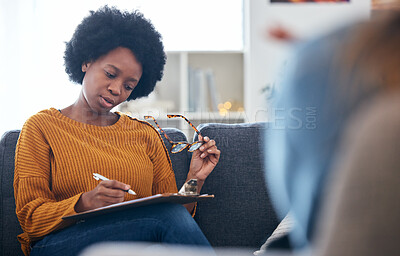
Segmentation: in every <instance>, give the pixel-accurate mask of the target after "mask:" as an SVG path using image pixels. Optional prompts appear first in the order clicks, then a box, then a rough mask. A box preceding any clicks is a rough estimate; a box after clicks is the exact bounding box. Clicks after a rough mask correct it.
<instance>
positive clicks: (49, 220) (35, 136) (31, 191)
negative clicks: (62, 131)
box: [14, 118, 81, 241]
mask: <svg viewBox="0 0 400 256" xmlns="http://www.w3.org/2000/svg"><path fill="white" fill-rule="evenodd" d="M38 123H39V122H38V120H35V119H34V118H33V119H32V118H31V119H29V120H28V121H27V122H26V123H25V124H24V127H23V128H22V130H21V134H20V137H19V139H18V143H17V148H16V154H15V174H14V195H15V203H16V213H17V217H18V220H19V222H20V224H21V227H22V229H23V230H24V232H25V233H26V234H27V235H28V236H29V240H31V241H34V240H36V238H40V237H43V236H45V235H47V234H49V233H50V232H52V231H54V230H57V229H60V228H63V227H65V226H67V225H69V224H70V223H69V222H68V221H64V220H62V217H63V216H66V215H70V214H74V213H76V212H75V210H74V206H75V204H76V203H77V201H78V200H79V198H80V196H81V194H77V195H75V196H72V197H70V198H67V199H65V200H61V201H57V200H56V197H55V195H54V194H53V193H52V189H51V170H50V165H51V160H50V158H51V155H52V152H51V148H50V146H49V144H48V142H47V140H46V138H45V135H44V134H43V132H42V131H41V129H40V128H39V125H38Z"/></svg>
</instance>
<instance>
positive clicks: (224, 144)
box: [0, 123, 279, 256]
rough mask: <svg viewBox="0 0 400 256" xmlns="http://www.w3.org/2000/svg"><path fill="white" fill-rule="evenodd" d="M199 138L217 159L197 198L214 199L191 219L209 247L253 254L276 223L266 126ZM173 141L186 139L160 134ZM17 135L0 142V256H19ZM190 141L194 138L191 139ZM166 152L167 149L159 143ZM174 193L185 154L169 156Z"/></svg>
mask: <svg viewBox="0 0 400 256" xmlns="http://www.w3.org/2000/svg"><path fill="white" fill-rule="evenodd" d="M198 128H199V130H200V131H201V133H202V134H203V135H205V136H209V137H210V138H212V139H214V140H215V141H216V143H217V145H218V148H219V149H220V150H221V152H222V154H221V158H220V162H219V163H218V165H217V167H216V168H215V170H214V171H213V172H212V173H211V175H210V176H209V177H208V179H207V181H206V183H205V185H204V186H203V189H202V191H201V192H202V193H207V194H214V195H215V198H214V199H212V200H210V201H205V202H201V203H199V205H198V208H197V213H196V216H195V220H196V221H197V223H198V224H199V226H200V228H201V229H202V230H203V232H204V234H205V235H206V237H207V238H208V239H209V241H210V243H211V244H212V245H213V246H214V247H243V248H249V249H254V250H256V249H258V248H260V246H261V245H262V244H263V243H264V242H265V240H266V239H267V238H268V237H269V236H270V235H271V234H272V232H273V231H274V229H275V228H276V227H277V225H278V224H279V221H278V219H277V217H276V215H275V212H274V210H273V207H272V205H271V202H270V199H269V197H268V194H267V189H266V186H265V182H264V166H263V165H264V155H263V153H262V150H261V149H262V146H263V143H265V139H264V136H263V135H264V134H265V129H267V128H268V124H267V123H251V124H212V123H209V124H202V125H200V126H199V127H198ZM165 130H166V132H167V134H168V136H170V137H171V138H172V139H173V140H174V141H182V140H186V137H185V135H184V134H183V133H182V132H181V131H180V130H178V129H175V128H167V129H165ZM18 136H19V131H18V130H14V131H9V132H6V133H5V134H4V135H3V136H2V138H1V141H0V171H1V173H0V185H1V195H0V197H1V201H0V203H1V207H0V255H7V256H9V255H22V251H21V250H20V245H19V243H18V241H17V238H16V237H17V235H18V234H20V233H21V232H22V230H21V228H20V225H19V223H18V220H17V218H16V215H15V202H14V192H13V191H14V190H13V175H14V152H15V146H16V142H17V139H18ZM195 139H196V138H195ZM164 142H165V144H166V146H167V148H169V147H170V146H171V145H170V144H169V143H168V142H167V141H164ZM170 156H171V159H172V165H173V169H174V171H175V175H176V182H177V186H178V188H179V187H181V186H182V184H183V183H184V180H185V178H186V174H187V171H188V168H189V164H190V157H191V156H190V153H188V152H187V151H184V152H181V153H178V154H171V155H170Z"/></svg>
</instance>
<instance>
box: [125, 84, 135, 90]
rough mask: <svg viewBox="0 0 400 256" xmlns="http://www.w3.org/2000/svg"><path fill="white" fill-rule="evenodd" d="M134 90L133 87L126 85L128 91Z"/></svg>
mask: <svg viewBox="0 0 400 256" xmlns="http://www.w3.org/2000/svg"><path fill="white" fill-rule="evenodd" d="M133 88H134V87H133V86H130V85H125V89H126V90H128V91H132V90H133Z"/></svg>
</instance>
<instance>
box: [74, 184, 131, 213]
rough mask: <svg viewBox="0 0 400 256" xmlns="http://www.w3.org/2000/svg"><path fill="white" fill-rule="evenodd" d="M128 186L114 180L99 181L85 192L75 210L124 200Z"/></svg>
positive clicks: (93, 207) (90, 208) (91, 208)
mask: <svg viewBox="0 0 400 256" xmlns="http://www.w3.org/2000/svg"><path fill="white" fill-rule="evenodd" d="M128 189H130V186H129V185H127V184H124V183H122V182H119V181H116V180H105V181H101V182H100V183H99V185H97V187H95V188H94V189H93V190H91V191H88V192H85V193H83V194H82V196H81V198H79V200H78V202H77V204H76V205H75V211H76V212H84V211H88V210H93V209H96V208H99V207H103V206H107V205H110V204H116V203H121V202H123V201H124V196H125V193H126V192H125V191H124V190H128Z"/></svg>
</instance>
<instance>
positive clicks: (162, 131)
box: [144, 116, 174, 144]
mask: <svg viewBox="0 0 400 256" xmlns="http://www.w3.org/2000/svg"><path fill="white" fill-rule="evenodd" d="M144 118H145V119H149V118H151V119H153V121H154V123H155V124H156V125H157V127H158V129H160V132H161V133H162V134H163V135H164V137H165V138H166V139H167V140H168V141H169V143H171V144H174V142H173V141H172V140H171V139H170V138H169V137H168V135H167V134H166V133H165V132H164V130H163V129H162V128H161V127H160V125H159V124H158V123H157V121H156V119H155V118H154V117H152V116H144Z"/></svg>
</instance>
